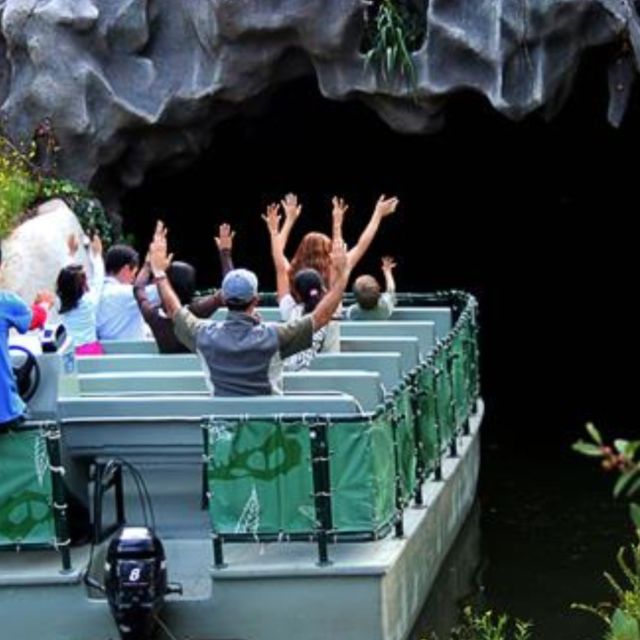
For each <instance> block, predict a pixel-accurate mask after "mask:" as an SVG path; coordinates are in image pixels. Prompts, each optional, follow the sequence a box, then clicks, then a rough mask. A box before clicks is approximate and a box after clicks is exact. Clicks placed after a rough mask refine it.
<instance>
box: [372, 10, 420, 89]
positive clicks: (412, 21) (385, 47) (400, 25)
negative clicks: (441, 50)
mask: <svg viewBox="0 0 640 640" xmlns="http://www.w3.org/2000/svg"><path fill="white" fill-rule="evenodd" d="M372 13H373V16H372V17H370V18H369V19H368V20H367V24H366V28H365V33H364V38H363V46H362V48H363V51H364V52H365V67H367V68H368V67H370V66H373V67H374V68H375V70H376V73H378V75H379V76H380V77H381V78H382V79H383V80H384V81H385V82H389V81H390V80H391V78H392V77H393V76H394V75H396V74H399V75H400V76H401V77H402V78H403V79H404V80H405V81H407V82H408V83H409V86H410V87H411V88H412V89H414V90H415V88H416V85H417V81H416V70H415V66H414V64H413V60H412V58H411V51H415V50H416V49H418V48H419V47H420V45H421V43H422V40H423V39H424V24H423V17H422V15H421V14H420V12H419V11H418V10H417V9H416V8H415V6H414V4H412V3H411V2H410V1H409V0H379V2H374V3H373V10H372Z"/></svg>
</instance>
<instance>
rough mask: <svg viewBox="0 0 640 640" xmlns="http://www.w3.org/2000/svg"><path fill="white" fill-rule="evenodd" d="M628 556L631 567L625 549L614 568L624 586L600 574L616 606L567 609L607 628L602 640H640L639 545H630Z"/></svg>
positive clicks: (611, 577) (606, 574)
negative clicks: (594, 618) (584, 613)
mask: <svg viewBox="0 0 640 640" xmlns="http://www.w3.org/2000/svg"><path fill="white" fill-rule="evenodd" d="M639 535H640V534H639ZM630 552H631V563H629V562H628V561H627V558H626V549H625V548H622V549H620V551H618V556H617V560H618V566H619V567H620V570H621V571H622V574H623V576H624V578H625V579H626V585H625V586H622V585H621V584H620V583H619V582H618V581H617V580H616V579H615V578H614V577H613V576H612V575H611V574H609V573H605V574H604V576H605V578H606V579H607V581H608V582H609V584H610V585H611V588H612V589H613V592H614V593H615V595H616V598H617V603H616V604H612V603H610V602H603V603H600V604H598V605H597V606H595V607H593V606H590V605H585V604H580V603H574V604H572V605H571V606H572V608H574V609H581V610H582V611H588V612H589V613H593V614H594V615H596V616H598V617H599V618H600V619H601V620H602V621H603V622H604V623H605V624H606V625H607V627H608V629H607V633H606V635H605V640H640V542H639V543H636V544H635V545H633V546H632V547H631V548H630Z"/></svg>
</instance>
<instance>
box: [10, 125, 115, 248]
mask: <svg viewBox="0 0 640 640" xmlns="http://www.w3.org/2000/svg"><path fill="white" fill-rule="evenodd" d="M35 136H36V138H37V139H39V141H40V145H39V146H38V144H36V141H35V140H34V141H33V142H31V143H30V144H29V145H28V147H27V149H26V150H25V149H23V148H21V147H20V146H18V145H16V144H14V143H13V142H12V141H11V140H10V139H9V138H8V137H7V136H5V135H4V134H2V132H1V131H0V239H2V238H4V237H6V236H7V235H9V233H11V231H12V230H13V229H14V228H15V227H16V226H17V225H18V224H19V223H20V221H21V220H22V218H23V216H24V215H25V214H28V213H29V210H30V209H31V208H32V207H35V206H36V205H37V204H38V203H40V202H43V201H45V200H50V199H52V198H61V199H62V200H64V201H65V202H66V203H67V205H68V206H69V208H70V209H72V210H73V211H74V213H75V214H76V216H77V217H78V220H79V221H80V224H81V225H82V228H83V229H84V230H85V231H86V232H87V233H88V234H89V235H91V234H93V233H96V232H97V233H99V234H100V236H101V237H102V240H103V244H104V245H105V246H109V245H110V244H112V243H113V242H114V240H115V238H114V232H113V227H112V224H111V221H110V220H109V217H108V215H107V213H106V212H105V210H104V209H103V208H102V206H101V205H100V203H99V202H98V201H97V200H95V199H94V198H93V197H92V196H91V193H90V192H89V191H88V190H87V189H85V188H84V187H81V186H79V185H77V184H75V183H73V182H71V181H69V180H66V179H64V178H58V177H56V176H55V170H50V169H45V168H43V167H42V166H40V164H39V163H38V161H39V160H41V161H42V163H43V164H44V165H46V164H47V163H49V162H52V159H53V156H54V154H55V153H56V152H57V151H58V145H57V142H56V141H55V137H54V136H53V132H52V130H51V127H50V125H49V124H48V123H45V124H43V125H40V126H39V127H38V129H37V130H36V133H35ZM38 149H39V150H40V154H41V155H42V156H43V157H42V158H39V157H38Z"/></svg>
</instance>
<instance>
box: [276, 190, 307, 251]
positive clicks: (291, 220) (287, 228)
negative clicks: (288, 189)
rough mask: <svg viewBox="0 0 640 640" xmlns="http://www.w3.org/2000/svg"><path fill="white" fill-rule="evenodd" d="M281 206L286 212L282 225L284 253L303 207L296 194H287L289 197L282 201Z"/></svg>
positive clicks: (281, 236)
mask: <svg viewBox="0 0 640 640" xmlns="http://www.w3.org/2000/svg"><path fill="white" fill-rule="evenodd" d="M280 204H281V205H282V210H283V211H284V224H283V225H282V229H280V241H281V242H282V251H283V252H284V249H285V247H286V246H287V242H288V240H289V234H290V233H291V229H292V228H293V225H294V224H295V222H296V220H297V219H298V218H299V217H300V214H301V213H302V205H301V204H298V196H296V194H295V193H287V195H286V196H285V197H284V198H283V199H282V200H280Z"/></svg>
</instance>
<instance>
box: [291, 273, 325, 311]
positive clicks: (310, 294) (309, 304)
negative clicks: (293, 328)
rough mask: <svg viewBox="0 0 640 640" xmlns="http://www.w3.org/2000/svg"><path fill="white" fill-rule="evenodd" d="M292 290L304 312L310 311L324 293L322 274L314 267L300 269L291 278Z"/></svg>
mask: <svg viewBox="0 0 640 640" xmlns="http://www.w3.org/2000/svg"><path fill="white" fill-rule="evenodd" d="M293 292H294V297H295V298H297V300H298V302H301V303H302V304H303V305H304V312H305V313H311V312H312V311H313V310H314V309H315V308H316V307H317V306H318V302H320V300H322V297H323V296H324V293H325V289H324V281H323V279H322V276H321V275H320V273H319V272H318V271H316V270H315V269H301V270H300V271H298V273H296V275H295V277H294V278H293Z"/></svg>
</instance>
